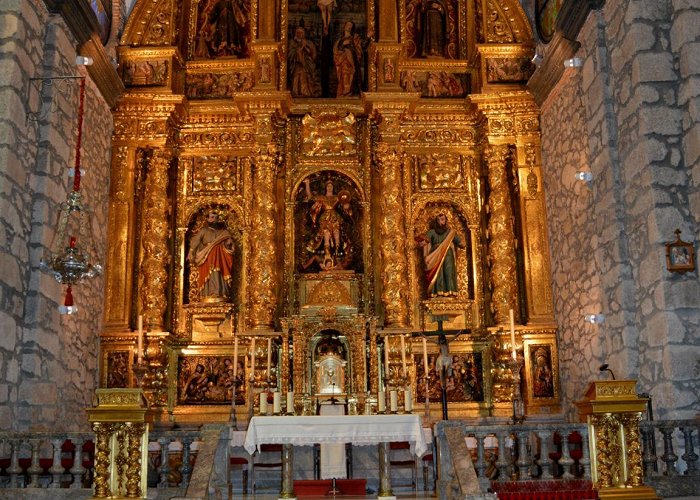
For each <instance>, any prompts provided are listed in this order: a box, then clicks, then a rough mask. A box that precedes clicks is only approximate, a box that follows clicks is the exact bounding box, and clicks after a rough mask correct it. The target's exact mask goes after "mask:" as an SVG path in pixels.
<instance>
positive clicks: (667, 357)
mask: <svg viewBox="0 0 700 500" xmlns="http://www.w3.org/2000/svg"><path fill="white" fill-rule="evenodd" d="M698 359H700V346H692V345H678V344H675V345H667V346H666V348H665V349H664V374H665V375H666V377H667V378H668V379H670V380H673V381H675V382H681V381H688V380H696V379H697V374H696V373H695V369H696V366H697V363H698Z"/></svg>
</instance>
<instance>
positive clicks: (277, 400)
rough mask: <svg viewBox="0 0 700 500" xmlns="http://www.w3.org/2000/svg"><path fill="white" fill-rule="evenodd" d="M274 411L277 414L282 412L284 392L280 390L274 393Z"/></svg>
mask: <svg viewBox="0 0 700 500" xmlns="http://www.w3.org/2000/svg"><path fill="white" fill-rule="evenodd" d="M272 413H274V414H275V415H279V414H280V413H282V393H281V392H279V391H275V392H273V393H272Z"/></svg>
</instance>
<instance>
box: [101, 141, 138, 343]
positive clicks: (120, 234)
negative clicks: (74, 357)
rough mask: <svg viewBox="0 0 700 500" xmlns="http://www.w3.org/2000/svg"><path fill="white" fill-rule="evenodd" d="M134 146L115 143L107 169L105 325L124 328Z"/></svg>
mask: <svg viewBox="0 0 700 500" xmlns="http://www.w3.org/2000/svg"><path fill="white" fill-rule="evenodd" d="M135 162H136V149H135V148H134V147H132V146H126V145H115V146H114V147H113V148H112V166H111V170H110V181H111V182H110V192H109V220H108V223H107V231H108V234H109V236H108V249H107V259H106V266H107V269H106V271H105V283H106V286H105V289H106V290H105V329H106V330H124V329H125V328H127V327H128V325H129V313H130V311H131V304H130V302H131V292H130V291H131V289H132V276H133V273H132V272H131V271H130V270H131V269H132V266H133V261H134V248H133V245H132V244H131V242H132V241H133V236H134V235H133V224H132V223H131V221H132V218H133V215H134V164H135Z"/></svg>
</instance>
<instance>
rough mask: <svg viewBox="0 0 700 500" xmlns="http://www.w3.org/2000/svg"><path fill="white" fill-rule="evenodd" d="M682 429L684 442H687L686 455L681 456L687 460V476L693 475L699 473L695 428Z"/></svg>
mask: <svg viewBox="0 0 700 500" xmlns="http://www.w3.org/2000/svg"><path fill="white" fill-rule="evenodd" d="M680 429H681V432H682V433H683V440H684V441H685V453H683V455H681V458H682V459H683V460H685V463H686V464H687V465H688V470H687V471H686V474H688V475H692V474H694V473H695V472H697V471H698V454H697V453H695V449H694V448H693V428H692V427H681V428H680Z"/></svg>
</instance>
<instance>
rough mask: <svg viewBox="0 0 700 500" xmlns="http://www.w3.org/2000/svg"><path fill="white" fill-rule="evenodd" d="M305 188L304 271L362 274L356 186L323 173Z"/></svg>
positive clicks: (301, 215)
mask: <svg viewBox="0 0 700 500" xmlns="http://www.w3.org/2000/svg"><path fill="white" fill-rule="evenodd" d="M302 184H303V185H302V187H301V188H300V190H299V193H298V195H297V202H298V204H297V205H298V209H297V212H298V213H297V224H298V225H299V230H298V231H297V235H298V236H297V238H298V245H297V247H298V254H297V255H298V256H299V258H298V262H299V266H300V270H301V271H302V272H307V273H309V272H319V271H341V270H359V269H358V265H357V263H356V258H358V257H359V256H360V254H359V250H360V248H359V241H360V238H359V237H358V235H357V232H358V230H359V224H358V223H357V221H358V220H359V217H358V216H359V213H358V212H359V210H357V207H356V205H357V200H356V195H355V190H354V187H353V185H352V182H350V181H349V180H348V179H346V178H345V177H344V176H341V175H339V174H337V173H334V172H321V173H319V174H317V175H315V176H310V177H307V178H306V179H304V182H303V183H302Z"/></svg>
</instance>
